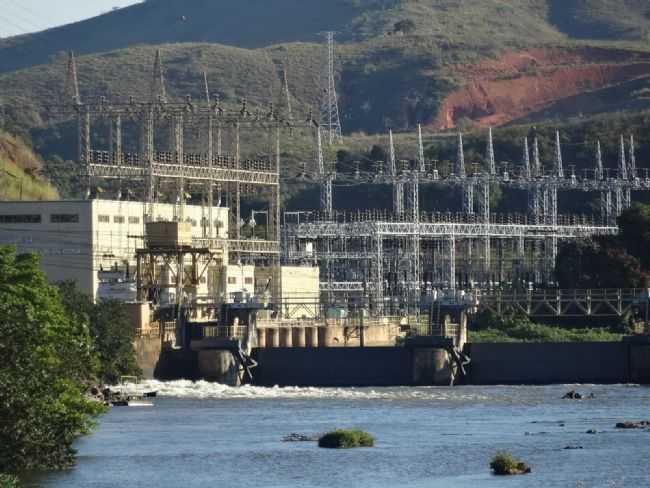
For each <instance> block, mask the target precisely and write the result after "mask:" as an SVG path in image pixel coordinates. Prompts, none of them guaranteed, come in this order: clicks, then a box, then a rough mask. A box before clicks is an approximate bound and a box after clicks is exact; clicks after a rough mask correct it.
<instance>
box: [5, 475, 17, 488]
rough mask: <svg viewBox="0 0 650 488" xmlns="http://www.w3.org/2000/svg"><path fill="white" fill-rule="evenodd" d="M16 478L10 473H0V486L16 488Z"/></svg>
mask: <svg viewBox="0 0 650 488" xmlns="http://www.w3.org/2000/svg"><path fill="white" fill-rule="evenodd" d="M18 486H20V485H19V483H18V478H16V477H15V476H13V475H10V474H0V488H18Z"/></svg>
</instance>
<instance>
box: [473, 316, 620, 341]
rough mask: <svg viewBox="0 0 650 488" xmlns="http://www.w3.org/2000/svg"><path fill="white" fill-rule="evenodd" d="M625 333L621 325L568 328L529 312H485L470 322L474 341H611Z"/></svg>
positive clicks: (617, 339)
mask: <svg viewBox="0 0 650 488" xmlns="http://www.w3.org/2000/svg"><path fill="white" fill-rule="evenodd" d="M622 337H623V334H622V331H621V330H620V326H619V325H618V324H616V325H615V326H613V327H610V328H580V329H579V328H566V327H561V326H559V325H545V324H538V323H535V322H533V321H532V320H530V319H529V318H528V317H526V316H518V315H517V316H510V317H503V318H500V317H497V316H495V315H493V314H492V313H490V312H484V313H482V314H480V315H478V316H477V317H474V318H473V319H472V322H471V323H470V334H469V338H470V342H474V343H477V342H610V341H620V340H621V338H622Z"/></svg>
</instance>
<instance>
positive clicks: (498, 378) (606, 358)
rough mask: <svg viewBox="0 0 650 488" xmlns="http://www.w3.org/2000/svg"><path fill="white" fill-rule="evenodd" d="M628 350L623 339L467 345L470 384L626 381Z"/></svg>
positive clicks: (628, 371) (628, 375) (627, 376)
mask: <svg viewBox="0 0 650 488" xmlns="http://www.w3.org/2000/svg"><path fill="white" fill-rule="evenodd" d="M628 349H629V347H628V345H627V344H625V343H623V342H592V343H559V344H544V343H507V344H468V346H467V349H466V351H467V353H468V355H469V356H470V357H471V358H472V364H471V367H470V374H469V383H471V384H474V385H498V384H552V383H625V382H627V381H628V380H629V378H630V364H629V361H628V354H629V350H628Z"/></svg>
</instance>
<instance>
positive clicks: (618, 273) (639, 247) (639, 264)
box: [556, 204, 650, 288]
mask: <svg viewBox="0 0 650 488" xmlns="http://www.w3.org/2000/svg"><path fill="white" fill-rule="evenodd" d="M618 224H619V228H620V234H619V236H616V237H610V238H601V239H598V240H593V241H585V242H571V243H567V244H565V245H564V246H563V247H562V248H561V249H560V252H559V254H558V259H557V263H556V274H557V278H558V282H559V284H560V286H561V287H562V288H643V287H646V286H647V284H648V277H649V273H650V206H648V205H642V204H636V205H634V206H633V207H632V208H630V209H628V210H626V211H625V212H623V214H622V215H621V216H620V217H619V220H618Z"/></svg>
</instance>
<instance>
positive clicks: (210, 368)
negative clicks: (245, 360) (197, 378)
mask: <svg viewBox="0 0 650 488" xmlns="http://www.w3.org/2000/svg"><path fill="white" fill-rule="evenodd" d="M197 366H198V369H199V373H200V375H201V377H202V378H203V379H205V380H207V381H214V382H217V383H222V384H224V385H230V386H239V385H240V384H241V382H240V379H239V374H238V371H239V365H238V364H237V363H236V361H235V358H234V357H233V355H232V353H231V352H230V351H223V350H204V351H198V353H197Z"/></svg>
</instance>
